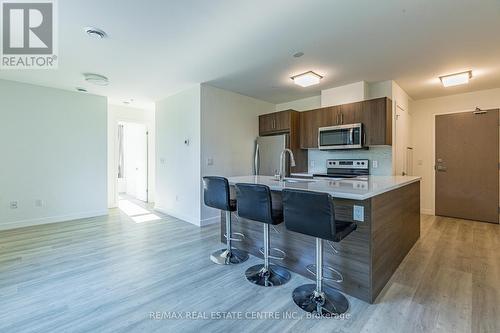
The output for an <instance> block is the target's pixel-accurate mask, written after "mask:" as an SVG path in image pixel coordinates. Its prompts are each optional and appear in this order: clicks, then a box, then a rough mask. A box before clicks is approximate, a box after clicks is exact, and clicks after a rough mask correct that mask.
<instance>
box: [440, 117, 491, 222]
mask: <svg viewBox="0 0 500 333" xmlns="http://www.w3.org/2000/svg"><path fill="white" fill-rule="evenodd" d="M498 117H499V111H498V110H485V111H483V110H477V111H474V112H461V113H453V114H444V115H436V128H435V138H436V146H435V162H436V163H435V184H436V190H435V191H436V192H435V193H436V199H435V204H436V215H441V216H449V217H456V218H462V219H468V220H476V221H484V222H492V223H498V221H499V218H498V207H499V168H498V167H499V136H498V135H499V118H498Z"/></svg>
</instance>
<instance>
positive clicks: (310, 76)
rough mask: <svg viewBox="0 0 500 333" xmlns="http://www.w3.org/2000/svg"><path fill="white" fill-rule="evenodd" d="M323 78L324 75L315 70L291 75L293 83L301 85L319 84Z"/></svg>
mask: <svg viewBox="0 0 500 333" xmlns="http://www.w3.org/2000/svg"><path fill="white" fill-rule="evenodd" d="M322 78H323V77H322V76H321V75H319V74H316V73H314V72H313V71H309V72H305V73H302V74H298V75H295V76H292V77H291V79H292V80H293V83H295V84H296V85H299V86H301V87H309V86H312V85H315V84H318V83H319V81H320V80H321V79H322Z"/></svg>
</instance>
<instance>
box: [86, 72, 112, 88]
mask: <svg viewBox="0 0 500 333" xmlns="http://www.w3.org/2000/svg"><path fill="white" fill-rule="evenodd" d="M83 76H84V77H85V81H87V82H89V83H92V84H96V85H98V86H107V85H108V84H109V80H108V78H107V77H105V76H103V75H99V74H94V73H84V74H83Z"/></svg>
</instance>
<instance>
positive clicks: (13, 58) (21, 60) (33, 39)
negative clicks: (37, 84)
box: [1, 0, 57, 69]
mask: <svg viewBox="0 0 500 333" xmlns="http://www.w3.org/2000/svg"><path fill="white" fill-rule="evenodd" d="M55 5H56V4H55V0H31V1H30V2H26V1H20V0H1V18H2V61H1V68H2V69H40V68H41V69H47V68H57V54H56V52H57V40H56V28H57V26H56V24H55V23H56V10H55V9H56V8H55Z"/></svg>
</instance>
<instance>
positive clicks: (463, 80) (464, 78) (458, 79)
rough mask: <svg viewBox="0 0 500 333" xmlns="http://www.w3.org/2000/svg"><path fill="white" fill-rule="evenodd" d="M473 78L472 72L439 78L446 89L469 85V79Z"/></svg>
mask: <svg viewBox="0 0 500 333" xmlns="http://www.w3.org/2000/svg"><path fill="white" fill-rule="evenodd" d="M471 78H472V71H466V72H461V73H455V74H450V75H444V76H440V77H439V79H440V80H441V83H442V84H443V86H444V87H452V86H458V85H460V84H467V83H469V79H471Z"/></svg>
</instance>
